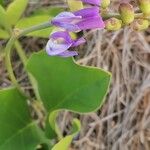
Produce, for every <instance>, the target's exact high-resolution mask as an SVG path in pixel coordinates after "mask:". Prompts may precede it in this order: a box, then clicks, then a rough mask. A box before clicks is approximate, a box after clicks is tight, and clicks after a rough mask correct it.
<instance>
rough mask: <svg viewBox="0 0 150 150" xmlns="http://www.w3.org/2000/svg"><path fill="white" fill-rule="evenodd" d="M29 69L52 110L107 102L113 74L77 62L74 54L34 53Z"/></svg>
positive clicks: (88, 109) (88, 107) (93, 107)
mask: <svg viewBox="0 0 150 150" xmlns="http://www.w3.org/2000/svg"><path fill="white" fill-rule="evenodd" d="M27 70H28V71H29V72H30V73H31V74H32V75H33V77H34V78H35V79H36V81H37V84H38V90H39V94H40V96H41V99H42V101H43V103H44V105H45V107H46V109H47V110H48V111H49V112H52V111H54V110H58V109H68V110H71V111H76V112H80V113H87V112H92V111H95V110H97V109H98V108H99V107H100V106H101V105H102V104H103V102H104V97H105V95H106V93H107V90H108V86H109V82H110V76H111V75H110V73H108V72H106V71H104V70H102V69H98V68H94V67H83V66H80V65H77V64H76V63H74V61H73V60H72V58H60V57H50V56H48V55H47V54H46V53H45V52H40V53H37V54H33V55H32V57H31V58H30V59H29V61H28V63H27Z"/></svg>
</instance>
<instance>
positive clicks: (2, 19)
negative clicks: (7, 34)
mask: <svg viewBox="0 0 150 150" xmlns="http://www.w3.org/2000/svg"><path fill="white" fill-rule="evenodd" d="M0 26H2V27H4V28H7V27H8V21H7V16H6V11H5V9H4V8H3V7H2V6H1V5H0Z"/></svg>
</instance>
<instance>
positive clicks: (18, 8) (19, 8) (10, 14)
mask: <svg viewBox="0 0 150 150" xmlns="http://www.w3.org/2000/svg"><path fill="white" fill-rule="evenodd" d="M27 4H28V0H14V1H13V2H12V3H11V4H10V5H9V6H8V8H7V11H6V12H7V19H8V22H9V23H10V24H11V25H15V24H16V22H17V21H18V20H19V19H20V17H21V16H22V14H23V12H24V10H25V8H26V6H27Z"/></svg>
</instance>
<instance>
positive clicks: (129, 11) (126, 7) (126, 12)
mask: <svg viewBox="0 0 150 150" xmlns="http://www.w3.org/2000/svg"><path fill="white" fill-rule="evenodd" d="M119 13H120V15H121V19H122V21H123V23H124V24H126V25H128V24H130V23H131V22H133V20H134V8H133V6H132V5H130V4H129V3H121V4H120V6H119Z"/></svg>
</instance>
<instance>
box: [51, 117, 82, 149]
mask: <svg viewBox="0 0 150 150" xmlns="http://www.w3.org/2000/svg"><path fill="white" fill-rule="evenodd" d="M80 129H81V124H80V121H79V120H77V119H74V120H73V132H72V134H71V135H68V136H66V137H64V138H62V139H61V140H60V141H59V142H58V143H57V144H56V145H55V146H54V147H53V148H52V150H68V149H69V145H70V143H71V141H72V139H73V138H74V137H75V136H76V135H77V134H78V132H79V131H80Z"/></svg>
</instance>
